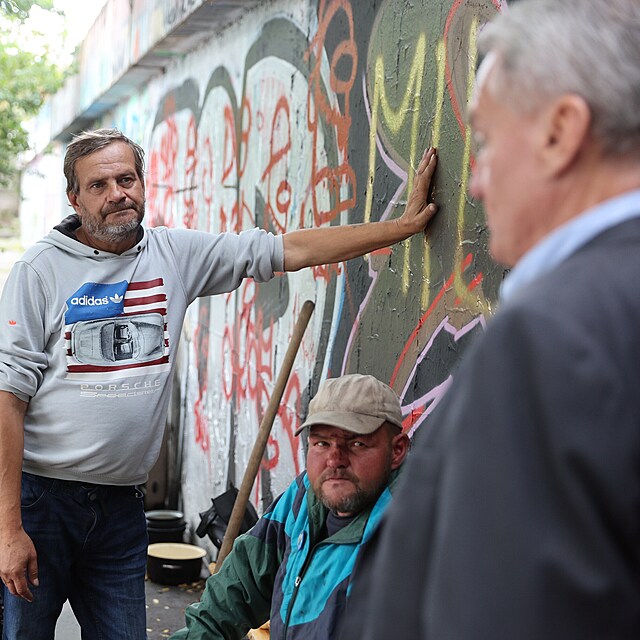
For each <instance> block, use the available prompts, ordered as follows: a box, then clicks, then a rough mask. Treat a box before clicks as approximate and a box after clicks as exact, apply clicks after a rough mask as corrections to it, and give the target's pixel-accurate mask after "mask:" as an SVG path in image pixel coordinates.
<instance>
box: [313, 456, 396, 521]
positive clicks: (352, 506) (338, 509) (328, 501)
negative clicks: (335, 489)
mask: <svg viewBox="0 0 640 640" xmlns="http://www.w3.org/2000/svg"><path fill="white" fill-rule="evenodd" d="M390 477H391V467H389V468H388V470H386V472H385V473H384V474H383V476H382V477H381V478H380V482H379V483H378V484H377V486H375V487H373V488H370V489H368V490H365V489H363V488H362V487H360V486H358V484H357V481H356V480H355V478H353V477H352V476H351V474H350V473H348V472H347V473H331V474H327V475H326V476H324V475H323V476H321V477H320V480H319V481H318V482H316V486H314V487H313V491H314V493H315V494H316V496H317V497H318V499H319V500H320V502H322V504H323V505H324V506H325V507H327V509H330V510H331V511H333V512H334V513H349V514H356V513H360V512H361V511H364V510H365V509H367V508H368V507H371V506H373V505H374V504H375V503H376V501H377V500H378V498H379V497H380V494H381V493H382V492H383V491H384V488H385V487H386V486H387V484H388V482H389V478H390ZM332 478H344V479H347V480H351V482H352V483H353V486H354V489H355V490H354V492H353V493H351V494H350V495H348V496H343V497H342V498H330V497H329V496H327V495H325V493H324V491H323V490H322V485H323V483H324V481H325V480H330V479H332Z"/></svg>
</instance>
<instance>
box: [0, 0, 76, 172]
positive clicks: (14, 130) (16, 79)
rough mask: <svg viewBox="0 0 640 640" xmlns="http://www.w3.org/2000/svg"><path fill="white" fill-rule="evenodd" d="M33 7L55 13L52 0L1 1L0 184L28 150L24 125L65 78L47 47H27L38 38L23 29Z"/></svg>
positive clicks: (44, 45)
mask: <svg viewBox="0 0 640 640" xmlns="http://www.w3.org/2000/svg"><path fill="white" fill-rule="evenodd" d="M35 5H37V6H39V7H41V8H43V9H46V10H48V11H53V10H54V9H53V0H0V185H6V184H8V183H9V182H10V181H11V179H12V178H13V176H14V175H15V173H16V171H17V166H18V159H19V157H20V154H21V153H23V152H24V151H26V150H27V149H28V148H29V136H28V133H27V131H26V130H25V122H26V121H27V120H28V119H29V118H31V117H33V116H35V115H36V114H37V113H38V111H39V110H40V108H41V107H42V104H43V102H44V100H45V98H46V96H47V95H50V94H52V93H54V92H55V91H57V89H58V88H59V87H60V86H61V84H62V81H63V77H64V74H63V71H62V70H61V69H60V68H59V67H58V66H57V65H56V64H55V62H54V61H52V59H51V54H50V52H49V50H48V48H47V46H46V44H39V45H38V46H37V47H33V46H28V45H29V44H30V39H35V38H36V37H37V35H38V34H35V33H33V32H29V30H28V29H26V27H25V20H26V19H27V18H28V16H29V12H30V10H31V8H32V7H33V6H35Z"/></svg>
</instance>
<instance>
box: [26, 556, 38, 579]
mask: <svg viewBox="0 0 640 640" xmlns="http://www.w3.org/2000/svg"><path fill="white" fill-rule="evenodd" d="M27 575H28V576H29V582H30V583H31V584H32V585H34V586H36V587H37V586H38V584H39V583H38V558H37V557H36V556H34V557H32V558H29V562H28V563H27Z"/></svg>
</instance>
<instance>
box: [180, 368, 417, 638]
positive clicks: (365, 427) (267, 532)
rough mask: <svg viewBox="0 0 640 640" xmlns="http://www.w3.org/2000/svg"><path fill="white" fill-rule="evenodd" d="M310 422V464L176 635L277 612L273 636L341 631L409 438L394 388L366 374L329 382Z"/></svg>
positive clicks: (221, 628)
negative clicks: (359, 564)
mask: <svg viewBox="0 0 640 640" xmlns="http://www.w3.org/2000/svg"><path fill="white" fill-rule="evenodd" d="M303 429H308V430H309V431H308V436H309V451H308V454H307V471H306V472H304V473H302V474H301V475H299V476H298V477H297V478H296V479H295V480H294V482H293V483H292V484H291V485H290V486H289V488H288V489H287V490H286V491H285V492H284V493H283V494H282V495H281V496H280V497H279V498H277V499H276V500H275V502H274V503H273V504H272V505H271V507H270V508H269V509H268V510H267V512H266V513H265V514H264V515H263V516H262V518H260V520H259V521H258V523H257V524H256V525H255V526H254V527H253V529H251V531H249V532H248V533H246V534H244V535H243V536H240V537H239V538H238V539H237V540H236V541H235V544H234V546H233V551H232V552H231V553H230V554H229V556H227V558H226V559H225V560H224V563H223V565H222V567H221V568H220V571H218V573H216V574H215V575H213V576H211V577H210V578H209V579H208V580H207V584H206V588H205V592H204V593H203V595H202V599H201V600H200V602H199V603H196V604H193V605H191V606H190V607H188V608H187V611H186V618H187V628H185V629H182V630H181V631H178V632H177V633H176V634H174V635H173V636H172V640H179V639H180V640H183V639H188V640H196V639H202V640H204V639H205V638H207V639H220V638H224V639H225V640H229V639H235V638H242V637H243V636H244V634H245V633H246V632H247V631H248V630H249V629H250V628H252V627H253V628H255V627H259V626H260V625H262V624H263V623H264V622H266V621H267V620H268V619H269V616H270V617H271V635H272V637H273V638H287V639H293V638H304V639H305V640H329V639H330V638H334V637H335V635H336V633H337V631H336V630H337V628H338V626H339V624H340V622H341V618H342V616H343V614H344V611H345V606H346V599H347V592H348V590H349V586H350V584H351V581H352V573H353V569H354V566H355V564H356V561H357V559H358V556H359V554H360V553H361V551H362V549H363V548H364V547H365V546H366V544H367V542H368V541H369V540H370V538H371V535H372V533H373V531H374V530H375V528H376V527H377V525H378V523H379V521H380V518H381V516H382V513H383V512H384V510H385V508H386V506H387V504H388V503H389V501H390V499H391V491H392V489H393V486H394V484H395V483H396V479H397V475H398V469H399V467H400V466H401V465H402V463H403V461H404V459H405V457H406V455H407V452H408V450H409V438H408V436H407V435H406V434H405V433H403V431H402V413H401V410H400V402H399V401H398V397H397V396H396V394H395V393H394V391H393V390H392V389H391V388H390V387H388V386H387V385H386V384H384V383H382V382H380V381H379V380H377V379H376V378H374V377H373V376H366V375H360V374H352V375H345V376H342V377H340V378H333V379H329V380H325V381H324V382H323V383H322V384H321V385H320V389H319V390H318V393H317V395H316V396H315V398H313V400H312V401H311V402H310V404H309V415H308V416H307V419H306V421H305V422H304V424H303V425H302V426H301V427H300V428H299V429H298V430H297V431H296V435H297V434H299V433H300V432H301V431H302V430H303Z"/></svg>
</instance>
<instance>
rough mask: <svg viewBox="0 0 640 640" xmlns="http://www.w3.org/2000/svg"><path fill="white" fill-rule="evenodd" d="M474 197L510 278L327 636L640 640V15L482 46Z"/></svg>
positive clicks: (489, 31) (611, 8) (599, 17)
mask: <svg viewBox="0 0 640 640" xmlns="http://www.w3.org/2000/svg"><path fill="white" fill-rule="evenodd" d="M479 47H480V50H481V54H482V55H483V58H482V62H481V65H480V68H479V71H478V75H477V82H476V90H475V94H474V97H473V100H472V104H471V105H470V107H471V108H470V116H471V122H472V126H473V129H474V136H475V141H476V143H477V153H476V157H475V166H474V175H473V179H472V182H471V193H472V195H473V196H474V197H476V198H479V199H481V200H482V201H483V202H484V205H485V208H486V215H487V221H488V226H489V229H490V233H491V240H490V250H491V252H492V254H493V256H494V257H495V258H496V260H498V261H500V262H502V263H504V264H505V265H507V266H510V267H513V269H512V271H511V273H510V274H509V275H508V276H507V278H506V280H505V282H504V285H503V288H502V291H501V305H500V309H499V310H498V312H497V314H496V316H495V317H494V318H493V319H492V320H491V321H490V322H489V324H488V328H487V331H486V334H485V335H484V336H482V337H481V338H480V339H479V341H478V342H477V343H476V344H475V345H474V346H473V347H472V350H471V351H470V352H469V353H468V354H466V356H465V358H464V361H463V362H462V364H461V367H460V369H459V370H458V371H457V373H456V374H455V379H454V384H453V385H452V387H451V390H450V391H449V393H448V394H447V396H446V397H445V398H444V399H443V401H442V403H441V404H440V405H439V407H438V409H436V410H435V411H434V413H433V415H432V417H431V420H430V422H429V423H427V424H426V425H425V426H424V427H423V428H422V431H421V432H419V433H418V435H417V438H416V440H417V441H416V443H415V446H414V450H413V452H412V454H411V455H410V456H409V459H408V461H407V470H406V475H405V477H404V482H403V483H402V486H401V487H399V490H398V492H397V494H396V497H395V498H394V502H393V503H392V505H391V507H390V509H389V510H388V511H387V514H386V515H385V519H384V522H383V525H382V527H381V528H380V529H379V535H381V538H380V540H379V542H380V546H379V547H378V552H377V553H376V555H375V556H374V557H372V558H369V561H368V562H367V563H365V565H364V567H363V572H362V573H360V574H359V576H358V578H357V580H356V581H355V583H354V589H353V592H352V598H351V600H350V602H351V612H350V615H349V624H348V625H347V628H345V629H343V635H342V637H343V638H367V639H368V640H387V639H388V638H402V639H404V638H412V639H416V638H417V639H429V640H432V639H433V640H449V639H452V640H453V639H455V640H468V639H473V640H485V639H486V640H489V639H490V640H514V639H517V640H534V639H535V640H543V639H544V640H550V639H552V638H553V639H556V638H558V639H559V638H562V640H584V639H585V638H589V639H590V640H595V639H600V638H615V639H616V640H622V639H627V638H628V639H631V638H637V637H638V633H639V630H640V392H639V391H640V64H639V63H638V61H639V60H640V3H639V2H637V0H607V1H606V2H604V1H603V0H563V1H562V2H558V0H522V1H521V2H517V3H514V4H513V5H512V6H511V7H510V8H509V10H508V11H505V12H504V13H503V14H502V15H500V16H499V17H498V18H497V19H496V20H495V21H493V22H492V23H490V24H489V25H487V26H485V27H484V28H483V30H482V32H481V35H480V37H479Z"/></svg>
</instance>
